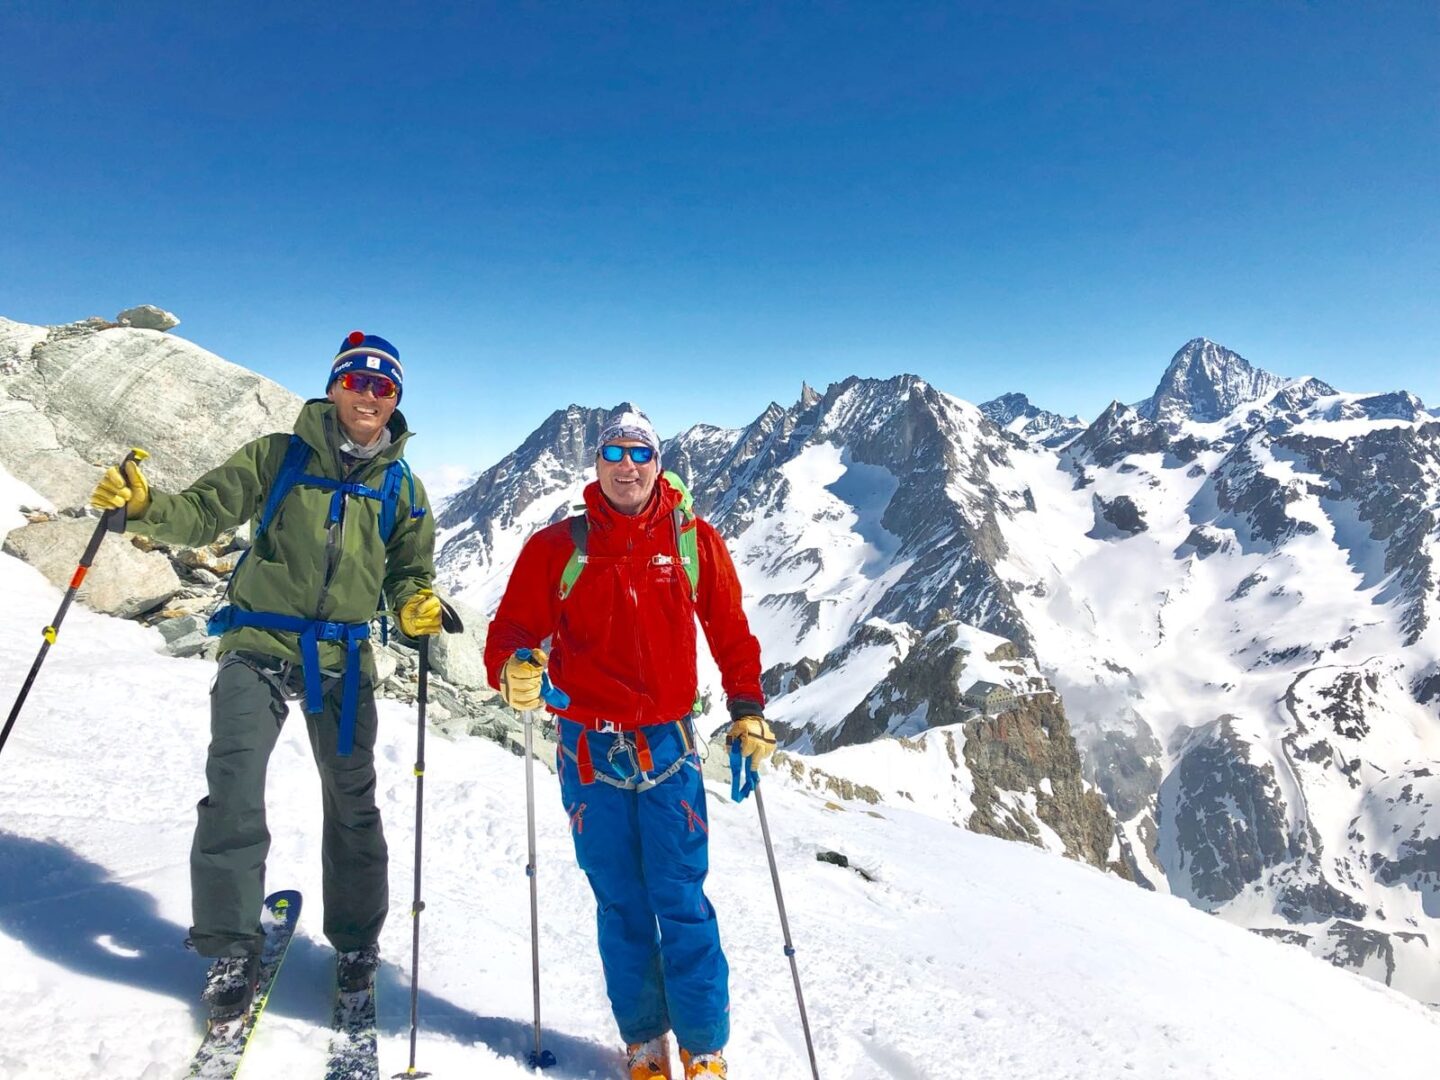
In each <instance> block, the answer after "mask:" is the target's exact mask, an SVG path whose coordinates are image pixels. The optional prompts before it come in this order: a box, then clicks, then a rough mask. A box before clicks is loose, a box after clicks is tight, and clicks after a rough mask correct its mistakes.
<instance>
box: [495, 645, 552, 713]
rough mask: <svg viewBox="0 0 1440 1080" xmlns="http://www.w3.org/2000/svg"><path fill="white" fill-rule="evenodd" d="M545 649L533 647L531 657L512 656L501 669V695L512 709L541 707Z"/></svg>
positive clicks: (522, 709)
mask: <svg viewBox="0 0 1440 1080" xmlns="http://www.w3.org/2000/svg"><path fill="white" fill-rule="evenodd" d="M545 661H546V656H545V650H544V649H531V650H530V659H529V660H521V659H520V658H519V657H518V656H512V657H510V659H509V660H506V661H505V666H504V667H502V668H501V669H500V696H501V697H502V698H504V699H505V704H506V705H509V706H510V707H511V708H512V709H520V710H521V711H522V712H523V711H524V710H526V709H538V708H539V707H540V676H541V675H542V674H544V672H545Z"/></svg>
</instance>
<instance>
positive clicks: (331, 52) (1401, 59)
mask: <svg viewBox="0 0 1440 1080" xmlns="http://www.w3.org/2000/svg"><path fill="white" fill-rule="evenodd" d="M1437 55H1440V7H1437V6H1436V5H1434V4H1431V3H1407V4H1382V3H1365V4H1354V3H1332V2H1321V0H1316V2H1311V3H1301V2H1285V0H1280V2H1262V3H1245V4H1225V3H1210V4H1168V3H1144V4H1141V3H1135V4H1103V3H1073V2H1072V3H1062V4H1027V3H1006V4H964V3H952V4H943V5H923V4H898V3H868V4H843V3H834V4H803V5H802V4H780V3H746V4H740V3H736V4H725V5H721V4H715V5H701V4H661V3H655V4H637V5H628V6H627V5H618V4H610V3H602V2H587V3H584V4H583V5H582V4H578V3H577V4H564V3H553V4H508V5H493V4H473V5H445V6H440V5H423V4H398V3H397V4H385V5H377V4H368V3H351V4H347V5H344V7H343V8H341V7H338V6H337V7H331V6H328V5H327V6H325V7H319V6H314V7H311V6H307V5H303V4H285V5H280V4H270V3H248V4H243V5H241V4H221V3H204V4H186V5H162V4H160V3H147V4H143V5H125V6H122V5H111V4H106V5H89V4H84V3H67V4H64V5H60V4H54V3H50V2H36V0H22V2H18V3H17V2H14V0H0V56H3V64H0V70H3V75H0V220H3V221H4V227H3V232H0V236H3V237H4V240H3V248H4V253H3V256H0V315H5V316H7V317H9V318H14V319H19V320H21V321H25V322H32V323H54V322H65V321H69V320H71V319H75V318H80V317H83V316H86V315H90V314H102V315H107V316H113V314H114V313H115V312H117V311H119V310H120V309H121V308H122V307H125V306H129V305H131V304H136V303H145V302H148V303H155V304H159V305H161V306H162V307H167V308H169V309H170V310H173V311H175V312H176V313H177V314H179V315H180V316H181V318H182V319H183V320H184V325H183V326H182V327H181V328H180V329H179V330H178V331H177V332H178V333H180V334H182V335H184V336H186V337H188V338H189V339H191V340H193V341H195V342H197V343H199V344H201V345H203V346H205V347H206V348H208V349H211V350H213V351H214V352H216V353H219V354H220V355H222V356H224V357H226V358H227V359H230V360H234V361H236V362H237V363H241V364H244V365H245V366H247V367H250V368H253V369H255V370H258V371H261V372H263V373H265V374H267V375H269V376H271V377H272V378H275V379H277V380H278V381H280V382H282V383H284V384H285V385H287V386H289V387H291V388H292V389H294V390H295V391H297V392H299V393H303V394H311V393H316V392H318V390H319V388H320V387H321V386H322V385H323V377H324V374H325V372H326V371H327V370H328V360H329V357H330V356H332V355H333V353H334V350H335V348H336V346H337V345H338V343H339V340H340V338H341V336H342V335H343V334H344V333H345V332H346V331H348V330H351V329H354V328H359V329H363V330H366V331H369V332H373V333H380V334H383V335H384V336H386V337H388V338H390V339H391V340H392V341H394V342H395V343H396V344H397V346H398V347H399V348H400V350H401V353H402V356H403V359H404V360H405V362H406V365H407V376H408V378H407V389H406V400H405V406H404V407H405V412H406V414H407V416H408V417H409V419H410V423H411V426H412V427H413V428H415V429H416V430H417V431H419V432H420V434H421V437H420V438H419V439H417V440H416V441H415V442H414V443H413V444H412V451H411V458H412V460H413V461H414V462H415V464H416V465H417V467H419V468H420V469H421V470H422V472H424V471H434V472H435V473H437V474H438V472H439V470H440V467H441V466H447V467H461V468H466V469H478V468H482V467H484V466H488V465H490V464H492V463H493V462H494V461H495V460H497V459H498V458H499V457H500V456H502V455H503V454H504V453H506V452H508V450H510V449H511V448H513V447H514V446H515V445H516V444H518V443H519V442H520V441H521V440H522V439H523V437H524V436H525V435H526V434H527V433H528V432H529V431H530V430H532V429H533V428H534V427H535V426H536V425H537V424H538V423H540V422H541V421H542V420H543V419H544V417H545V416H546V415H548V414H549V413H550V412H551V411H552V410H553V409H555V408H559V407H563V406H564V405H566V404H569V403H571V402H578V403H582V404H587V405H609V404H613V403H615V402H616V401H619V400H621V399H623V398H631V399H634V400H635V401H637V402H638V403H640V404H641V405H642V406H643V407H645V408H647V410H648V411H649V412H650V413H651V415H652V417H653V418H654V420H655V422H656V425H657V427H659V428H660V430H661V431H662V433H665V434H672V433H674V432H675V431H678V430H680V429H681V428H683V427H685V426H688V425H689V424H691V423H694V422H697V421H702V420H703V421H708V422H712V423H719V424H726V425H737V426H738V425H742V424H744V423H746V422H748V421H749V420H751V419H753V418H754V416H755V415H756V414H757V413H759V412H760V411H761V410H762V409H763V408H764V407H765V405H766V404H767V403H768V402H769V401H771V400H772V399H774V400H778V401H780V402H782V403H786V404H788V403H790V402H791V401H793V400H794V399H795V398H796V397H797V396H798V393H799V390H800V384H801V380H802V379H803V380H808V381H809V382H810V383H811V384H812V385H815V386H817V387H820V388H822V389H823V387H824V386H825V385H826V384H828V383H830V382H832V381H837V380H839V379H842V378H844V377H846V376H847V375H851V374H859V375H868V376H889V375H893V374H896V373H899V372H902V371H904V372H914V373H916V374H919V375H922V376H924V377H925V378H927V379H929V380H930V381H931V382H932V383H934V384H935V385H937V386H939V387H940V388H942V389H944V390H947V391H949V392H951V393H954V394H958V395H959V396H961V397H964V398H967V399H969V400H972V401H976V402H979V401H983V400H986V399H988V398H990V397H994V396H996V395H998V394H1000V393H1003V392H1006V391H1009V390H1022V391H1024V392H1026V393H1028V394H1029V395H1030V396H1031V398H1032V399H1033V400H1035V401H1036V402H1037V403H1038V404H1040V405H1042V406H1044V407H1048V408H1052V409H1056V410H1059V411H1064V412H1078V413H1080V414H1082V415H1085V416H1094V415H1095V414H1096V413H1097V412H1098V411H1099V410H1100V409H1102V408H1103V407H1104V406H1105V405H1106V404H1107V403H1108V402H1109V401H1110V400H1111V399H1112V398H1117V397H1118V398H1120V399H1121V400H1125V401H1133V400H1137V399H1139V398H1141V397H1144V396H1146V395H1147V394H1149V393H1150V391H1151V390H1152V389H1153V387H1154V384H1155V382H1156V380H1157V379H1158V378H1159V376H1160V374H1161V372H1162V370H1163V369H1164V366H1165V364H1166V363H1167V362H1168V360H1169V359H1170V357H1171V355H1172V354H1173V353H1174V351H1175V350H1176V349H1177V348H1179V346H1180V345H1181V344H1183V343H1184V342H1185V341H1186V340H1187V339H1189V338H1191V337H1195V336H1200V335H1203V336H1206V337H1210V338H1212V339H1214V340H1216V341H1219V342H1221V343H1223V344H1225V345H1228V346H1229V347H1231V348H1233V349H1236V350H1237V351H1238V352H1240V353H1241V354H1242V355H1244V356H1245V357H1246V358H1247V359H1249V360H1250V361H1251V362H1252V363H1255V364H1257V365H1259V366H1261V367H1265V368H1267V369H1269V370H1272V371H1275V372H1277V373H1280V374H1286V375H1298V374H1306V373H1313V374H1317V375H1320V376H1321V377H1323V378H1325V379H1327V380H1329V381H1331V382H1332V383H1334V384H1336V385H1338V386H1341V387H1343V388H1347V389H1355V390H1361V389H1377V390H1386V389H1395V388H1400V387H1403V388H1406V389H1409V390H1412V391H1414V392H1416V393H1418V394H1420V395H1421V396H1422V397H1423V398H1425V399H1426V401H1427V403H1430V404H1440V363H1437V361H1440V345H1437V340H1440V310H1437V304H1436V297H1437V296H1440V254H1437V253H1440V227H1437V222H1440V183H1437V179H1436V178H1437V175H1440V153H1437V150H1440V93H1437V91H1440V61H1437V59H1436V57H1437Z"/></svg>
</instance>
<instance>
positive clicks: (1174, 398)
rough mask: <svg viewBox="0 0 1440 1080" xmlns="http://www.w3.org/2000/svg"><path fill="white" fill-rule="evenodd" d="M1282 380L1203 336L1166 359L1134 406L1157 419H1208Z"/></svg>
mask: <svg viewBox="0 0 1440 1080" xmlns="http://www.w3.org/2000/svg"><path fill="white" fill-rule="evenodd" d="M1285 382H1286V380H1285V379H1283V378H1281V377H1280V376H1278V375H1272V374H1270V373H1269V372H1268V371H1261V370H1260V369H1259V368H1254V367H1251V366H1250V364H1249V362H1248V361H1246V360H1245V358H1244V357H1242V356H1241V355H1240V354H1239V353H1235V352H1231V351H1230V350H1229V349H1227V348H1225V347H1224V346H1222V345H1217V344H1215V343H1214V342H1213V341H1208V340H1207V339H1205V338H1195V339H1194V340H1192V341H1188V342H1186V343H1185V344H1184V345H1183V346H1182V347H1181V349H1180V351H1179V352H1177V353H1176V354H1175V356H1174V358H1173V359H1172V360H1171V361H1170V366H1169V367H1168V368H1166V369H1165V374H1164V375H1163V376H1161V378H1160V385H1159V386H1157V387H1156V388H1155V393H1154V394H1152V395H1151V396H1150V397H1149V398H1148V399H1147V400H1145V401H1142V402H1141V403H1140V404H1139V405H1138V406H1136V411H1137V412H1139V414H1140V415H1141V416H1143V417H1145V419H1147V420H1153V421H1155V422H1156V423H1159V424H1178V423H1179V422H1181V421H1183V420H1198V421H1200V422H1201V423H1212V422H1214V421H1216V420H1221V419H1223V418H1224V417H1226V416H1228V415H1230V413H1232V412H1233V411H1234V410H1235V409H1237V408H1238V407H1239V406H1241V405H1243V404H1244V403H1245V402H1247V401H1255V400H1257V399H1259V398H1263V397H1265V396H1266V395H1267V394H1270V393H1272V392H1273V391H1276V390H1279V389H1280V388H1281V387H1282V386H1284V385H1285Z"/></svg>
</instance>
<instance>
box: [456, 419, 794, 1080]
mask: <svg viewBox="0 0 1440 1080" xmlns="http://www.w3.org/2000/svg"><path fill="white" fill-rule="evenodd" d="M595 468H596V473H597V474H598V479H597V481H596V482H595V483H593V484H591V485H590V486H589V487H587V488H586V489H585V513H584V515H583V517H582V518H580V519H579V520H577V519H573V518H572V519H569V520H566V521H560V522H557V523H555V524H554V525H551V526H549V527H547V528H545V529H542V530H540V531H539V532H538V533H536V534H535V535H534V536H532V537H531V538H530V539H529V540H528V541H527V542H526V544H525V547H524V549H523V550H522V551H521V552H520V558H519V560H518V561H517V562H516V564H515V569H514V571H513V572H512V573H511V575H510V581H509V583H508V584H507V585H506V588H505V596H504V598H503V599H502V600H501V601H500V608H499V610H498V611H497V612H496V614H495V619H494V621H493V622H492V623H491V624H490V631H489V637H488V640H487V642H486V646H485V663H486V668H487V670H488V672H489V677H490V684H491V685H492V686H494V687H495V688H496V689H498V690H499V691H500V693H501V695H502V696H503V697H504V699H505V701H506V702H507V703H508V704H509V705H510V706H512V707H513V708H516V709H534V708H538V707H539V706H540V704H541V702H540V675H541V672H542V670H544V668H545V665H546V662H547V657H546V655H545V653H544V652H543V651H540V650H539V646H540V644H541V643H542V642H543V641H544V640H545V639H546V638H547V637H548V638H550V639H551V650H550V655H549V657H548V665H549V673H550V677H551V679H552V681H553V682H554V685H555V686H556V688H557V689H559V690H562V691H564V692H565V693H566V694H568V695H569V698H570V701H569V704H568V705H567V706H566V707H565V708H564V709H556V708H555V707H554V706H550V711H552V712H554V713H556V715H557V716H558V717H559V719H558V721H557V723H558V733H559V736H560V746H559V749H558V752H557V755H556V762H557V770H558V773H559V777H560V789H561V795H562V797H563V799H564V802H565V809H566V813H567V814H568V815H569V817H570V832H571V836H572V838H573V840H574V842H575V854H576V857H577V860H578V862H579V864H580V868H581V869H582V870H584V871H585V874H586V876H587V877H588V878H589V880H590V886H591V888H592V889H593V890H594V892H595V900H596V904H597V909H598V914H597V924H598V930H599V941H600V959H601V961H602V964H603V966H604V969H605V986H606V991H607V992H608V994H609V996H610V1005H611V1009H612V1011H613V1012H614V1014H615V1021H616V1023H617V1024H618V1026H619V1028H620V1034H621V1037H622V1038H623V1039H624V1040H625V1043H626V1050H627V1052H628V1054H629V1056H630V1076H631V1078H632V1080H653V1078H656V1077H665V1078H667V1080H669V1078H670V1076H671V1073H670V1048H669V1047H670V1043H669V1032H670V1031H671V1030H674V1032H675V1034H676V1036H677V1038H678V1040H679V1043H680V1057H681V1061H682V1062H683V1063H684V1067H685V1076H686V1077H687V1078H694V1077H702V1078H714V1077H723V1076H725V1075H726V1073H725V1059H724V1056H723V1054H722V1050H723V1049H724V1046H725V1043H726V1041H727V1040H728V1038H729V1035H730V1015H729V1012H730V995H729V968H728V967H727V965H726V962H725V954H724V952H722V950H721V948H720V933H719V927H718V924H717V923H716V919H715V912H714V910H713V909H712V908H711V906H710V903H709V901H708V900H707V899H706V898H705V894H704V891H703V885H704V881H705V874H706V871H707V869H708V866H709V851H708V839H709V838H708V829H709V825H708V823H707V818H706V813H705V785H704V781H703V778H702V776H701V773H700V758H699V755H698V754H697V753H696V751H695V733H694V729H693V727H692V726H691V715H692V712H691V710H692V706H693V704H694V702H695V699H696V688H697V681H696V673H695V657H696V653H695V650H696V640H695V621H696V616H699V621H700V625H701V627H702V628H703V629H704V631H705V638H706V641H707V642H708V643H709V645H710V651H711V653H712V654H713V655H714V657H715V660H716V662H717V664H718V665H719V668H720V674H721V678H722V681H723V684H724V689H725V695H726V698H727V701H728V704H729V710H730V715H731V718H732V724H731V727H730V733H729V734H730V738H731V740H733V741H736V742H739V744H740V747H741V752H742V754H744V755H745V756H746V757H749V758H750V759H751V760H752V761H753V762H754V763H755V764H757V765H758V764H759V762H760V761H761V760H763V759H764V758H765V757H766V756H768V755H769V754H770V752H771V751H772V750H773V749H774V748H775V736H774V733H773V732H772V731H771V730H770V726H769V724H767V723H766V722H765V720H764V716H763V707H764V700H765V699H764V695H763V693H762V692H761V690H760V646H759V643H758V642H757V641H756V640H755V637H754V635H752V634H751V633H750V626H749V623H748V622H747V621H746V618H745V612H744V610H743V609H742V607H741V595H740V582H739V579H738V578H737V577H736V575H735V566H734V563H733V562H732V561H731V559H730V553H729V552H728V551H727V550H726V549H725V543H724V541H723V540H721V539H720V535H719V534H718V533H717V532H716V531H715V529H714V528H713V527H712V526H711V525H710V524H709V523H708V522H706V521H702V520H700V519H698V518H693V517H687V516H686V515H685V514H683V513H681V512H679V509H680V507H681V504H682V493H681V492H680V491H678V490H677V489H676V488H675V487H673V486H671V484H670V483H669V482H668V481H667V480H666V479H665V478H664V477H663V476H661V474H660V440H659V439H658V438H657V437H656V435H655V429H654V428H653V427H652V426H651V425H650V421H649V420H648V419H646V418H645V416H644V415H643V414H640V413H635V412H625V413H621V414H620V415H619V416H618V417H616V418H615V419H614V420H613V421H612V422H611V423H610V424H609V425H608V426H607V427H606V428H605V429H604V431H602V432H601V434H600V444H599V447H598V450H597V453H596V462H595ZM692 530H693V536H686V535H685V534H686V533H689V532H691V531H692ZM577 550H578V551H581V552H583V555H584V558H583V560H576V559H574V558H573V557H574V556H575V555H576V554H577ZM695 564H698V566H697V565H695ZM567 567H568V568H569V572H568V573H567ZM577 570H580V571H583V572H580V573H579V575H578V577H577V576H575V573H576V571H577ZM523 649H528V650H531V653H530V657H531V658H530V659H528V660H522V659H520V658H519V657H518V656H517V655H516V652H517V650H523Z"/></svg>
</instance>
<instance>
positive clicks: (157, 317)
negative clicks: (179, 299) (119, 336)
mask: <svg viewBox="0 0 1440 1080" xmlns="http://www.w3.org/2000/svg"><path fill="white" fill-rule="evenodd" d="M115 322H116V323H117V324H118V325H120V326H133V327H134V328H135V329H136V330H158V331H159V332H160V333H162V334H163V333H164V332H165V331H166V330H173V329H175V327H177V326H179V325H180V319H179V318H178V317H177V316H175V315H172V314H171V313H170V312H168V311H165V310H164V309H162V308H158V307H156V306H155V305H154V304H141V305H140V306H139V307H132V308H126V309H125V310H124V311H122V312H120V314H119V315H116V316H115Z"/></svg>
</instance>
